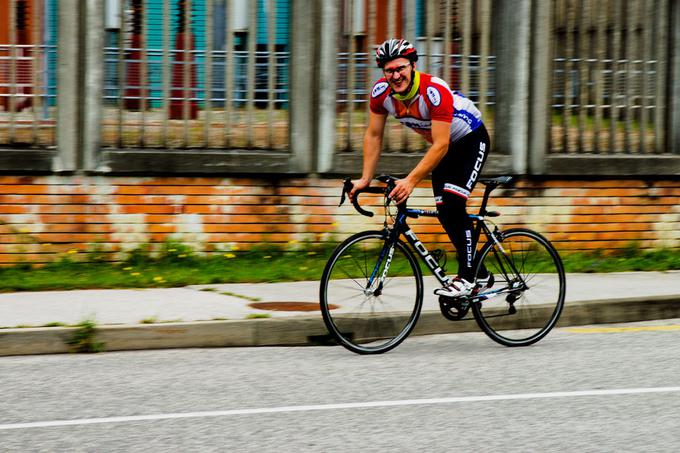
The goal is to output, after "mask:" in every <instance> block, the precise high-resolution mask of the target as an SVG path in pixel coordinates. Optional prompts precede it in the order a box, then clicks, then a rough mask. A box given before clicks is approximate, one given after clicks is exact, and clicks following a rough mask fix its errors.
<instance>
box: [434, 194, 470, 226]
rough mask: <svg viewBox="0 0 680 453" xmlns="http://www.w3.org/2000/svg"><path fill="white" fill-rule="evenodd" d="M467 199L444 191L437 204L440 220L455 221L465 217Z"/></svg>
mask: <svg viewBox="0 0 680 453" xmlns="http://www.w3.org/2000/svg"><path fill="white" fill-rule="evenodd" d="M466 204H467V199H466V198H463V197H460V196H458V195H454V194H448V193H444V194H443V195H442V200H441V203H440V204H439V205H438V206H437V210H438V211H439V220H440V221H441V222H447V221H449V222H456V221H461V220H463V219H465V218H466V217H467V209H466Z"/></svg>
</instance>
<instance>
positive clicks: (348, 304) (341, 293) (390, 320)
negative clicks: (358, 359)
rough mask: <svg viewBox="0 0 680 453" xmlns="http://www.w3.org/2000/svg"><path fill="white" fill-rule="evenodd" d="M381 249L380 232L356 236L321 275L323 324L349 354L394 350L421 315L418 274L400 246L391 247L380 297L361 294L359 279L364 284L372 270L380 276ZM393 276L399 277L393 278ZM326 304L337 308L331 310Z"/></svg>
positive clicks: (337, 252) (340, 250) (334, 256)
mask: <svg viewBox="0 0 680 453" xmlns="http://www.w3.org/2000/svg"><path fill="white" fill-rule="evenodd" d="M384 250H385V239H384V235H383V234H382V233H378V232H376V233H363V234H359V235H355V236H354V237H352V238H350V239H348V240H347V241H345V242H344V243H343V244H341V245H340V246H338V248H337V249H336V251H335V252H334V253H333V255H332V256H331V258H330V259H329V262H328V264H327V266H326V269H325V270H324V275H323V277H322V282H321V285H322V286H321V287H322V292H321V298H322V301H323V303H322V304H321V308H322V313H323V315H324V322H325V323H326V326H327V327H328V329H329V331H330V332H331V334H333V335H334V336H335V337H336V339H337V340H338V341H339V342H340V344H342V345H343V346H345V347H346V348H348V349H350V350H352V351H354V352H359V353H380V352H384V351H387V350H389V349H391V348H393V347H395V346H396V345H397V344H399V343H400V342H401V341H403V339H404V338H406V336H407V335H408V333H409V332H410V331H411V330H412V329H413V326H414V325H415V322H416V320H417V318H418V315H419V313H420V307H421V306H422V277H421V274H420V272H419V271H420V269H419V268H418V267H417V266H418V263H417V262H416V260H415V257H414V256H413V254H412V253H411V252H410V251H409V250H408V248H407V247H406V246H404V245H403V244H402V243H398V244H397V246H396V247H395V248H394V251H393V256H392V259H391V262H390V263H391V264H390V268H389V270H388V273H387V275H386V278H385V280H384V281H383V282H382V286H381V293H379V294H377V295H376V294H373V293H372V292H371V293H368V292H366V291H364V290H365V289H368V288H366V286H365V285H361V284H360V280H361V279H363V278H366V279H367V281H368V279H369V278H370V276H371V275H372V274H373V272H374V271H376V270H377V272H378V273H379V275H378V278H380V277H382V273H383V272H384V263H385V262H386V256H382V257H381V253H382V252H383V251H384ZM379 262H380V263H381V264H380V266H378V263H379ZM406 269H408V270H409V272H408V273H405V270H406ZM397 272H399V275H403V277H404V278H403V279H395V278H394V277H395V276H396V275H397ZM377 283H378V281H377V279H376V281H374V284H373V286H372V288H371V289H372V290H373V291H376V290H377ZM386 290H387V291H386ZM330 305H334V306H336V307H333V308H334V309H333V310H330V309H329V308H330ZM402 313H403V316H402Z"/></svg>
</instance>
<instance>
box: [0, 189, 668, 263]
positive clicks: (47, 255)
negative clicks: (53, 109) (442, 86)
mask: <svg viewBox="0 0 680 453" xmlns="http://www.w3.org/2000/svg"><path fill="white" fill-rule="evenodd" d="M480 192H481V188H478V191H477V193H476V195H477V196H476V197H475V198H474V199H473V200H472V202H471V205H472V206H473V209H474V206H477V205H478V203H479V195H480ZM339 195H340V180H339V179H278V180H272V179H266V180H265V179H237V178H132V177H87V176H83V177H70V176H45V177H27V176H24V177H15V176H2V177H0V264H8V263H13V262H18V261H28V262H48V261H51V260H54V259H55V258H56V257H59V256H61V255H72V256H74V257H78V256H82V254H83V252H85V251H87V250H91V249H92V248H93V244H97V247H98V248H100V249H102V250H104V251H105V252H106V253H107V254H108V255H109V257H110V259H116V258H117V257H120V254H119V252H121V251H126V250H130V249H133V248H135V247H137V246H139V245H142V244H147V243H159V242H163V241H165V240H167V239H172V240H175V241H178V242H182V243H185V244H188V245H191V246H192V247H194V248H196V249H198V250H203V251H212V250H231V249H234V248H235V247H236V248H239V249H246V248H248V247H251V246H253V245H255V244H262V243H267V244H277V245H281V246H285V247H288V248H295V247H300V246H301V244H304V243H305V242H309V243H317V242H325V241H333V240H339V239H342V238H344V237H346V236H347V235H348V234H350V233H353V232H356V231H360V230H362V229H365V228H380V227H381V225H382V222H383V216H382V213H381V211H380V200H379V199H378V198H376V197H373V198H368V197H369V196H367V201H368V202H369V203H370V204H372V205H373V207H374V209H375V210H376V212H377V215H376V216H375V217H373V218H367V217H363V216H361V215H359V214H358V213H356V212H355V211H354V210H353V208H352V207H351V206H350V205H349V204H348V205H345V206H343V207H341V208H338V207H337V204H338V201H339ZM494 195H495V197H494V198H493V199H492V203H491V205H490V206H491V207H492V208H494V207H495V208H497V209H498V210H500V211H501V212H502V213H503V215H502V216H501V217H499V218H497V219H496V220H497V223H499V224H502V225H527V226H530V227H531V228H534V229H536V230H538V231H540V232H543V233H545V234H546V235H547V236H548V237H549V238H550V239H551V240H552V241H553V242H554V243H555V245H556V247H557V248H558V249H559V250H594V249H600V250H604V251H609V250H615V249H619V248H623V247H626V246H627V245H629V244H630V243H631V242H636V243H637V244H638V245H640V246H642V247H644V248H660V247H674V248H678V247H680V182H679V181H672V180H658V181H642V180H602V181H574V180H562V181H559V180H551V181H531V180H523V181H520V182H519V183H518V184H516V185H515V186H514V187H513V188H512V189H497V191H496V192H495V193H494ZM410 205H412V206H418V207H426V208H432V207H433V202H432V197H431V190H430V188H429V185H428V183H423V184H422V185H421V186H420V187H419V188H418V189H416V191H415V193H414V195H413V197H412V202H411V203H410ZM411 224H412V226H414V230H415V231H416V232H417V233H418V234H419V236H420V238H421V240H423V242H425V243H434V242H438V243H443V244H448V241H447V239H446V236H445V235H444V233H443V230H442V229H441V227H440V226H439V225H438V223H437V221H436V219H419V220H416V221H412V222H411ZM433 246H434V244H433ZM438 246H441V244H439V245H438ZM447 248H448V246H447Z"/></svg>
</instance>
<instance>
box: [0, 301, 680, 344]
mask: <svg viewBox="0 0 680 453" xmlns="http://www.w3.org/2000/svg"><path fill="white" fill-rule="evenodd" d="M669 318H680V295H673V296H655V297H647V298H643V299H640V298H625V299H608V300H595V301H584V302H572V303H568V304H566V305H565V308H564V311H563V312H562V316H561V317H560V321H559V322H558V324H557V326H558V327H567V326H579V325H588V324H609V323H621V322H634V321H650V320H657V319H669ZM77 330H78V328H76V327H38V328H21V329H2V330H0V356H12V355H31V354H60V353H68V352H72V349H71V348H70V347H69V345H68V344H67V342H68V341H69V339H70V338H72V336H73V335H74V333H75V332H76V331H77ZM478 331H479V327H478V326H477V323H476V322H475V320H474V319H473V318H469V319H467V318H466V319H464V320H461V321H458V322H451V321H448V320H446V319H445V318H444V317H443V316H442V315H441V314H440V313H439V312H438V311H427V312H423V313H421V316H420V319H419V320H418V324H417V325H416V328H415V329H414V331H413V333H412V335H433V334H443V333H461V332H478ZM95 335H96V341H98V342H102V343H104V350H106V351H130V350H140V349H169V348H209V347H229V346H304V345H323V344H334V342H333V340H332V339H331V338H330V336H329V334H328V331H327V330H326V327H325V325H324V323H323V320H322V319H321V316H314V317H294V318H273V319H272V318H268V319H249V320H234V321H199V322H182V323H164V324H139V325H137V324H134V325H132V324H130V325H109V326H107V325H104V326H100V327H97V328H96V329H95Z"/></svg>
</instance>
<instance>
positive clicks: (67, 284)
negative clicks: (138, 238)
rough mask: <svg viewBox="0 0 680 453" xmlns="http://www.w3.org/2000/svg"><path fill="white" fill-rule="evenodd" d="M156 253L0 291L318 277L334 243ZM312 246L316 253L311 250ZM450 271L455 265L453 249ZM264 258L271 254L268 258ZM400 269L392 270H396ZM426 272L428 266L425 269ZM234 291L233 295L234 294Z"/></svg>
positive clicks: (13, 273) (18, 269)
mask: <svg viewBox="0 0 680 453" xmlns="http://www.w3.org/2000/svg"><path fill="white" fill-rule="evenodd" d="M168 250H172V251H166V252H164V253H162V254H161V256H158V257H151V256H150V255H148V254H145V253H144V252H139V253H135V254H132V255H131V256H130V259H128V260H127V261H126V262H123V263H117V264H115V263H105V262H97V261H94V262H83V263H77V262H72V261H67V260H63V261H59V262H55V263H53V264H49V265H46V266H43V267H32V266H30V265H28V264H22V265H17V266H13V267H5V268H0V292H14V291H47V290H72V289H101V288H164V287H177V286H185V285H204V284H217V283H246V282H248V283H256V282H282V281H302V280H312V281H314V280H319V279H320V278H321V273H322V272H323V268H324V265H325V264H326V260H327V259H328V257H329V256H330V253H331V251H332V248H331V247H327V248H314V249H313V250H311V249H307V250H304V251H297V252H290V251H289V252H284V251H280V250H255V251H249V252H230V253H220V254H213V255H211V256H198V255H196V254H193V253H191V252H190V251H189V250H187V249H186V248H182V249H179V248H171V249H168ZM310 251H313V252H314V253H310ZM448 255H449V257H448V264H447V266H446V267H447V272H448V273H452V272H455V270H456V263H455V257H454V255H453V253H451V252H449V254H448ZM265 257H268V258H266V259H265ZM562 258H563V261H564V263H565V268H566V270H567V272H621V271H665V270H672V269H680V249H666V250H657V251H642V250H639V249H638V248H636V247H635V246H631V247H629V248H628V249H625V250H622V251H619V252H616V253H609V254H603V253H571V254H566V253H564V252H563V253H562ZM396 270H398V269H396V267H395V269H393V271H396ZM423 270H424V274H426V275H427V274H428V271H427V269H423ZM231 295H234V294H231Z"/></svg>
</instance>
